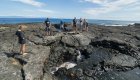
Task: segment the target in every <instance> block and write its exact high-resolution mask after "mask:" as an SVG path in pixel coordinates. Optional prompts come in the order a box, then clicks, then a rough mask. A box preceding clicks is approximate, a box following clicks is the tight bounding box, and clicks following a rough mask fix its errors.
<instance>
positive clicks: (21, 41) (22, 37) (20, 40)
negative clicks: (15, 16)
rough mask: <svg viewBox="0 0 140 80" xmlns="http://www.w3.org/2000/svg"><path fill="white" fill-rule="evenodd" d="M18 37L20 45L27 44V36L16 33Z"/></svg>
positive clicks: (20, 32) (19, 32)
mask: <svg viewBox="0 0 140 80" xmlns="http://www.w3.org/2000/svg"><path fill="white" fill-rule="evenodd" d="M16 35H17V37H18V40H19V43H21V44H22V43H25V42H26V41H25V36H24V33H23V32H22V31H16Z"/></svg>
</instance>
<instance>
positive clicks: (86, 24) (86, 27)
mask: <svg viewBox="0 0 140 80" xmlns="http://www.w3.org/2000/svg"><path fill="white" fill-rule="evenodd" d="M83 25H84V28H85V31H88V22H87V21H86V19H84V23H83Z"/></svg>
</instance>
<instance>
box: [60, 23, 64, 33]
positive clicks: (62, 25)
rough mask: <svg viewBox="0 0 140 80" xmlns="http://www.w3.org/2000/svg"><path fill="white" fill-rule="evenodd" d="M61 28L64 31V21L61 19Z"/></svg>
mask: <svg viewBox="0 0 140 80" xmlns="http://www.w3.org/2000/svg"><path fill="white" fill-rule="evenodd" d="M60 30H61V31H62V30H63V31H64V22H63V21H62V20H61V21H60Z"/></svg>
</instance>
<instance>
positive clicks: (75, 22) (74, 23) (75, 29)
mask: <svg viewBox="0 0 140 80" xmlns="http://www.w3.org/2000/svg"><path fill="white" fill-rule="evenodd" d="M73 30H74V31H75V33H77V19H76V17H75V18H74V19H73Z"/></svg>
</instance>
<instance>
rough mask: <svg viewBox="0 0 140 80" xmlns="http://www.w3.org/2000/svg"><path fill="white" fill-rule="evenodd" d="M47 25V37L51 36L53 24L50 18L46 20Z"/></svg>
mask: <svg viewBox="0 0 140 80" xmlns="http://www.w3.org/2000/svg"><path fill="white" fill-rule="evenodd" d="M45 25H46V28H45V31H46V32H47V34H46V35H47V36H49V35H51V29H50V28H51V22H50V20H49V18H47V19H46V20H45Z"/></svg>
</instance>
